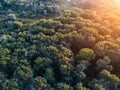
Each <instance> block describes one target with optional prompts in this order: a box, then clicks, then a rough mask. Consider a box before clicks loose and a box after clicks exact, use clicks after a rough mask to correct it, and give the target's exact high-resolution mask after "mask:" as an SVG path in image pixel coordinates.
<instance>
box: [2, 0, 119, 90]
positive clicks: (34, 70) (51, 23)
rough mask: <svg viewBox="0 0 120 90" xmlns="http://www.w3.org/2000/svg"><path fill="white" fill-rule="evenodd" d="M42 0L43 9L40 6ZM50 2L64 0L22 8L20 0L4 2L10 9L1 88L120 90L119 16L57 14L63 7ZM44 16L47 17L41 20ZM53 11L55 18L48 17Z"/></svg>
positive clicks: (6, 19)
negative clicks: (117, 89) (114, 18)
mask: <svg viewBox="0 0 120 90" xmlns="http://www.w3.org/2000/svg"><path fill="white" fill-rule="evenodd" d="M33 2H34V3H33ZM39 2H41V4H40V8H36V7H37V5H39ZM51 2H52V4H53V3H54V4H55V3H56V4H57V3H58V2H59V0H38V1H37V0H33V1H31V3H33V4H31V5H30V6H29V5H28V6H24V5H23V6H22V7H18V6H20V5H21V4H20V1H18V3H17V1H13V0H10V2H8V1H7V2H5V1H4V0H3V1H1V5H2V7H3V5H7V7H6V8H5V7H4V8H1V9H0V10H1V11H2V13H1V14H0V15H1V18H0V90H114V89H115V88H117V87H118V85H119V83H120V79H119V77H120V70H119V69H120V65H119V64H120V61H119V60H120V29H119V25H120V21H119V20H117V19H119V18H118V17H117V15H116V14H115V15H116V22H112V23H111V20H109V19H107V20H105V18H104V16H101V14H98V13H97V12H96V11H93V10H84V9H80V10H74V11H70V10H67V11H63V13H62V14H61V15H60V16H55V15H58V13H59V12H58V11H59V7H57V6H56V5H53V6H55V7H53V6H50V4H51ZM36 3H38V4H36ZM28 4H29V3H28ZM34 4H35V5H36V6H35V5H34ZM11 5H12V6H11ZM25 5H26V4H25ZM32 5H33V6H32ZM28 7H29V8H28ZM38 9H40V10H38ZM41 9H42V10H41ZM4 10H6V12H4ZM13 11H14V12H13ZM3 12H4V13H3ZM11 12H12V13H14V14H10V13H11ZM7 14H8V17H7V16H6V15H7ZM59 14H60V13H59ZM41 15H43V16H46V17H45V18H38V17H41ZM51 15H53V16H54V17H51V18H49V16H51ZM43 16H42V17H43ZM16 17H17V18H16ZM23 17H26V18H23ZM30 17H31V18H32V19H31V18H30ZM33 17H36V18H33ZM115 32H117V34H115ZM113 73H114V74H113Z"/></svg>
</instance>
